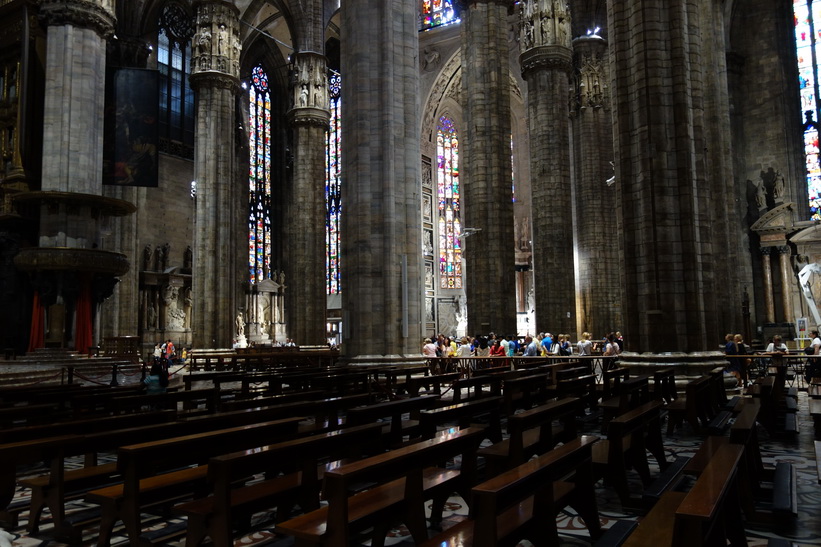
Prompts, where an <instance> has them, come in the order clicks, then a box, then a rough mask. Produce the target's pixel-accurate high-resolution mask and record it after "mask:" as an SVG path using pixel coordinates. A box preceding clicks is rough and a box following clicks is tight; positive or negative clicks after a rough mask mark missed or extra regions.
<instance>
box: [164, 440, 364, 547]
mask: <svg viewBox="0 0 821 547" xmlns="http://www.w3.org/2000/svg"><path fill="white" fill-rule="evenodd" d="M379 431H380V426H379V424H367V425H361V426H356V427H349V428H347V429H341V430H338V431H331V432H328V433H323V434H319V435H312V436H310V437H305V438H300V439H294V440H291V441H284V442H281V443H277V444H272V445H267V446H263V447H261V448H258V449H254V450H246V451H242V452H234V453H231V454H226V455H223V456H216V457H214V458H211V459H210V460H209V462H208V484H209V490H210V491H211V494H210V495H209V496H206V497H203V498H199V499H195V500H192V501H189V502H186V503H183V504H180V505H177V506H175V507H174V511H175V512H177V513H181V514H183V515H186V516H187V521H188V526H187V531H186V538H185V545H186V547H197V546H198V545H200V544H201V543H202V541H203V539H205V537H210V538H211V541H212V542H213V544H214V545H216V546H218V547H228V546H230V545H233V541H232V536H233V534H232V530H233V523H234V522H235V521H237V520H247V519H248V518H249V517H250V515H251V514H253V513H257V512H259V511H262V510H266V509H270V508H272V507H277V508H278V511H277V519H278V520H280V521H281V520H284V518H283V515H284V514H287V509H290V508H291V507H292V506H293V505H295V504H298V505H299V507H300V509H301V510H302V511H303V512H308V511H313V510H315V509H318V508H319V506H320V503H319V492H320V485H321V481H322V478H323V474H324V473H321V472H320V470H319V469H318V468H319V467H320V465H321V462H322V461H333V460H336V459H339V458H342V457H346V458H352V457H354V456H358V455H360V454H361V453H362V451H363V448H364V447H366V446H368V445H373V444H374V439H379V438H380V435H379ZM323 469H324V468H323ZM259 474H264V475H265V478H264V479H263V480H259V481H256V482H252V483H251V484H246V481H247V479H248V478H249V477H252V476H254V475H259ZM243 517H244V518H243Z"/></svg>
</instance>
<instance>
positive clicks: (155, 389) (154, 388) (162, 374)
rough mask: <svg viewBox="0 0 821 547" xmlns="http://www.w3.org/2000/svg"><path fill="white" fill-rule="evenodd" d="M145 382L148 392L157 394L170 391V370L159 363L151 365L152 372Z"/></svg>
mask: <svg viewBox="0 0 821 547" xmlns="http://www.w3.org/2000/svg"><path fill="white" fill-rule="evenodd" d="M143 383H144V384H145V386H146V393H148V394H149V395H156V394H158V393H165V392H166V391H168V372H167V371H166V370H165V367H163V366H162V365H161V364H159V363H154V364H153V365H151V372H149V374H148V376H146V377H145V380H143Z"/></svg>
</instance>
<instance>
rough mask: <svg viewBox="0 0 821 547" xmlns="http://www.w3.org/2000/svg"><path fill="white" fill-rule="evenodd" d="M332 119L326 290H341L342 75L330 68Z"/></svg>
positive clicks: (327, 159)
mask: <svg viewBox="0 0 821 547" xmlns="http://www.w3.org/2000/svg"><path fill="white" fill-rule="evenodd" d="M328 83H329V91H330V92H329V96H330V110H331V122H330V128H329V130H328V143H327V154H326V157H325V278H326V290H327V293H328V294H337V293H339V292H340V289H341V286H340V279H341V276H340V267H339V266H340V264H339V251H340V237H339V234H340V232H339V227H340V224H339V223H340V216H341V214H342V195H341V193H340V184H341V173H342V170H341V163H340V162H341V158H342V141H341V134H342V133H341V129H342V127H341V120H342V110H341V108H342V101H341V96H340V93H341V89H342V77H341V76H340V75H339V74H338V73H335V72H331V74H330V77H329V79H328Z"/></svg>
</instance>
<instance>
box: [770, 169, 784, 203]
mask: <svg viewBox="0 0 821 547" xmlns="http://www.w3.org/2000/svg"><path fill="white" fill-rule="evenodd" d="M784 189H785V188H784V175H782V174H781V171H776V172H775V178H774V179H773V198H774V199H775V200H776V201H783V200H784Z"/></svg>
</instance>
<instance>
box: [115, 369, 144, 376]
mask: <svg viewBox="0 0 821 547" xmlns="http://www.w3.org/2000/svg"><path fill="white" fill-rule="evenodd" d="M142 371H143V369H142V368H141V367H140V368H137V369H136V370H134V372H132V373H131V374H129V373H127V372H126V371H125V369H123V368H121V367H117V372H119V373H120V374H122V375H123V376H136V375H137V374H140V373H141V372H142Z"/></svg>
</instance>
